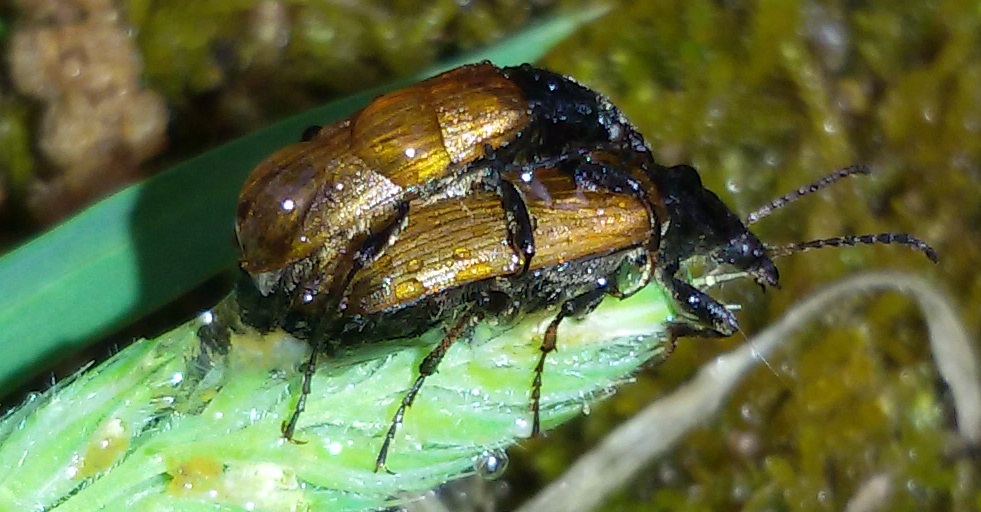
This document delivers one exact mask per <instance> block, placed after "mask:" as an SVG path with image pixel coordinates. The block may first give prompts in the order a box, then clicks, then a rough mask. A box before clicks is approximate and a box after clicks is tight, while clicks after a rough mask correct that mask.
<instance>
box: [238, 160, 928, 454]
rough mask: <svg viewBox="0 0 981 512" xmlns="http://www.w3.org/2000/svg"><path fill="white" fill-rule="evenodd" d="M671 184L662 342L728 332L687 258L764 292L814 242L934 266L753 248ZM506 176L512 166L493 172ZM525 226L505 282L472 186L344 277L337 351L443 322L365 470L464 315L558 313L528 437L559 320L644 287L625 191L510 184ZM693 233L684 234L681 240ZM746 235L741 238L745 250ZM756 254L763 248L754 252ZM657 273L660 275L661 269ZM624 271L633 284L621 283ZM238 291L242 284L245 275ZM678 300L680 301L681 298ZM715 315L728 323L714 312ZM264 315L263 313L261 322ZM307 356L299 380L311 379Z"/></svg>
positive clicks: (547, 179)
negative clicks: (791, 256) (531, 224)
mask: <svg viewBox="0 0 981 512" xmlns="http://www.w3.org/2000/svg"><path fill="white" fill-rule="evenodd" d="M864 170H865V169H864V168H860V167H856V168H849V169H846V170H843V171H840V172H838V173H835V174H833V175H831V176H829V177H828V178H825V179H823V180H820V181H818V182H816V183H815V184H812V185H809V186H808V187H804V188H802V189H800V190H798V191H795V192H794V193H793V194H790V195H788V196H785V197H784V198H781V199H779V200H775V201H774V202H773V203H772V205H771V206H772V207H771V208H769V209H762V210H760V211H759V212H757V213H754V214H753V215H752V216H751V217H750V221H753V222H755V221H756V220H758V218H762V217H763V216H765V215H767V214H768V213H769V211H772V209H775V208H778V207H780V206H782V205H783V204H786V203H788V202H790V201H793V200H795V199H797V198H799V197H802V196H803V195H805V194H808V193H812V192H814V191H816V190H818V189H820V188H823V187H824V186H827V185H828V184H830V183H832V182H833V181H835V180H837V179H840V178H842V177H844V176H848V175H851V174H854V173H857V172H864ZM659 172H661V173H663V174H664V175H665V176H669V177H671V178H672V179H671V180H669V181H670V184H669V185H668V186H666V187H665V188H664V193H665V194H666V197H665V201H664V202H665V204H666V206H665V207H666V209H667V210H668V211H669V212H670V213H671V214H672V215H674V216H675V217H673V219H677V221H676V222H674V224H673V226H668V228H667V229H666V230H665V234H664V236H663V237H662V238H661V239H660V240H661V242H662V244H663V246H662V247H661V251H660V255H662V257H663V258H664V259H665V261H662V262H660V263H658V264H657V265H655V267H656V268H658V276H656V277H655V278H656V279H657V280H658V281H660V282H661V284H662V286H665V287H666V289H668V290H673V292H672V293H673V294H676V295H677V296H679V297H680V299H679V300H680V303H679V306H680V307H679V318H678V319H677V320H675V321H674V322H673V323H672V325H671V326H669V331H670V338H671V339H670V340H669V341H668V343H669V347H671V346H673V344H674V340H675V339H676V338H677V337H678V336H682V335H696V336H727V335H730V334H732V333H733V332H734V331H735V329H736V325H735V320H734V319H733V321H732V322H733V326H732V330H728V325H725V324H723V326H722V329H721V330H720V329H719V325H718V321H717V319H716V317H717V316H718V315H720V313H717V312H716V311H715V310H713V309H711V308H714V307H715V306H714V304H718V303H717V302H715V301H714V300H713V299H711V298H710V297H708V296H707V295H705V294H704V293H703V292H702V291H700V290H697V289H695V288H694V287H692V286H691V285H690V284H688V283H686V282H684V281H681V280H679V279H677V278H676V277H675V276H674V272H676V270H677V267H678V266H680V265H681V264H683V263H685V262H686V261H688V260H690V259H693V258H699V257H704V258H708V259H710V260H711V261H713V262H715V263H716V264H718V265H720V266H722V265H726V266H730V267H735V268H737V269H738V270H740V271H741V272H742V273H745V274H748V275H751V276H753V277H754V278H756V279H757V281H758V282H761V284H765V285H773V286H775V285H776V284H777V279H778V276H777V272H776V267H775V266H774V265H773V262H772V260H771V258H770V257H771V256H772V255H776V254H783V253H786V252H791V251H798V250H805V249H808V248H813V247H821V246H826V245H854V244H856V243H902V244H905V245H910V246H913V247H914V248H917V249H920V250H921V251H923V252H925V253H926V254H927V256H928V257H930V259H932V260H935V259H936V254H935V252H933V250H932V248H930V247H929V246H928V245H926V244H925V243H923V242H922V241H920V240H919V239H916V238H913V237H909V236H908V235H897V234H882V235H863V236H849V237H837V238H831V239H825V240H818V241H813V242H808V243H805V244H797V245H792V246H781V247H776V248H771V247H765V246H763V245H762V244H759V246H758V247H757V246H756V245H755V244H756V243H758V240H757V239H756V238H755V236H753V235H752V233H750V232H749V230H748V229H747V228H746V226H745V224H744V223H743V221H741V220H740V219H739V218H738V217H736V216H735V215H734V214H733V213H732V212H731V211H730V210H729V209H728V208H726V207H725V205H724V204H723V203H722V201H721V200H720V199H719V198H718V196H716V195H715V194H714V193H712V192H711V191H709V190H707V189H705V188H704V186H703V185H702V183H701V180H700V179H699V176H698V173H697V171H695V170H694V169H693V168H691V167H689V166H684V165H682V166H675V167H670V168H661V169H660V170H659ZM503 175H504V176H505V177H506V178H508V179H516V180H517V177H516V176H515V175H514V173H513V172H504V173H503ZM517 183H518V188H519V189H520V191H521V192H522V194H523V196H524V197H525V198H526V204H527V206H528V209H529V212H530V214H531V216H532V218H533V219H534V220H535V224H536V226H535V231H534V234H535V237H536V240H537V241H538V244H539V252H538V254H537V255H536V258H535V259H534V260H533V261H532V263H531V266H530V268H529V272H527V273H525V274H520V275H516V274H515V273H514V271H515V270H516V268H517V267H518V266H519V262H518V261H516V260H515V259H514V258H513V253H512V252H511V248H510V246H509V244H508V232H507V229H506V227H504V226H503V225H502V224H501V223H499V222H497V221H498V219H499V218H500V215H501V208H502V207H501V205H500V202H499V201H498V199H497V197H496V196H495V195H494V194H493V193H492V192H486V191H485V192H475V193H472V194H469V195H467V196H464V197H462V198H458V199H452V200H450V199H447V200H442V201H438V202H436V203H430V204H419V205H413V208H414V212H415V213H414V215H413V217H412V218H411V221H410V222H409V223H408V225H407V226H406V227H405V229H404V230H403V233H402V236H401V237H400V238H399V239H398V240H397V241H396V242H395V243H394V244H393V245H392V246H391V247H390V248H389V250H387V251H386V252H385V253H383V254H382V255H381V256H380V257H379V258H377V259H376V260H375V261H373V262H372V263H371V264H370V265H368V266H366V267H364V268H363V269H361V270H360V271H359V272H357V273H356V274H355V276H354V278H353V280H352V286H351V291H350V292H349V293H348V294H347V295H346V296H345V297H344V300H343V301H344V303H345V304H346V307H345V310H344V315H343V316H342V317H339V318H337V319H336V320H335V321H333V322H331V323H330V324H329V325H328V326H327V327H326V330H323V331H321V333H320V334H321V335H324V336H327V337H329V338H330V339H332V340H333V343H336V344H340V345H343V344H349V343H370V342H376V341H381V340H385V339H392V338H399V337H405V336H413V335H417V334H421V333H422V332H423V331H425V330H427V329H429V328H431V327H433V326H434V325H438V324H440V323H449V324H451V325H449V327H448V328H447V330H446V334H445V336H444V338H443V341H442V342H441V343H440V344H439V345H438V346H437V347H435V348H434V349H433V350H432V351H431V352H430V353H429V354H428V355H427V357H426V358H425V359H424V360H423V362H422V363H421V364H420V367H419V375H418V377H417V379H416V381H415V382H414V383H413V385H412V387H411V388H410V391H409V392H408V393H407V394H406V396H405V397H404V399H403V401H402V403H401V405H400V406H399V408H398V409H397V411H396V413H395V415H394V416H393V419H392V423H391V425H390V427H389V430H388V431H387V432H386V434H385V439H384V441H383V444H382V447H381V449H380V451H379V455H378V458H377V459H376V470H379V469H385V468H386V465H385V464H386V460H387V456H388V452H389V450H390V446H391V442H392V440H393V439H394V437H395V435H396V432H397V429H398V426H399V425H400V424H401V423H402V420H403V418H404V415H405V412H406V409H407V408H408V407H410V406H411V404H412V402H413V400H414V398H415V396H416V395H417V394H418V392H419V391H420V389H421V387H422V385H423V383H424V381H425V379H426V378H427V377H428V376H430V375H432V374H433V373H434V372H435V371H436V369H437V367H438V365H439V362H440V360H441V358H442V357H443V355H444V354H445V353H446V351H447V350H448V349H449V347H450V346H451V345H452V344H453V343H454V342H455V341H456V340H458V339H460V338H465V337H466V336H467V333H468V330H469V329H470V328H472V327H473V325H474V321H475V320H476V319H479V318H482V317H484V316H487V315H498V316H503V317H505V318H510V317H514V316H515V315H517V314H520V313H522V312H530V311H537V310H540V309H543V308H550V307H557V312H556V315H555V316H554V317H553V319H552V321H551V322H550V323H549V325H548V326H547V328H546V329H545V332H544V335H543V339H542V341H541V346H540V348H541V352H542V354H541V357H540V359H539V362H538V364H537V365H536V367H535V369H534V376H533V379H532V391H531V410H532V413H533V422H532V433H533V434H537V433H538V429H539V411H538V404H539V399H540V391H541V384H542V373H543V370H544V363H545V360H546V356H547V355H548V354H549V353H550V352H551V351H552V350H554V349H555V347H556V344H557V329H558V326H559V324H560V323H561V322H562V321H563V320H564V319H565V318H568V317H577V316H582V315H584V314H587V313H589V312H590V311H591V310H592V309H593V308H595V307H596V306H597V305H598V304H599V303H600V301H601V300H602V299H603V298H604V297H605V296H607V295H612V296H616V297H619V298H623V297H627V296H629V295H631V294H632V293H633V292H634V291H636V290H638V289H639V288H640V287H642V286H644V285H646V284H647V282H648V281H649V280H650V279H651V276H649V275H647V274H645V272H644V269H646V268H648V261H647V257H648V253H647V249H646V246H647V243H648V242H649V240H650V239H651V237H652V236H654V235H653V234H652V233H651V230H650V226H649V218H648V211H647V209H646V207H645V205H644V204H643V202H642V201H640V200H639V199H637V198H636V197H635V196H633V195H630V194H614V193H609V192H606V191H595V190H589V189H583V188H582V187H581V185H579V184H578V183H577V182H576V181H575V179H574V178H573V177H572V176H570V175H569V174H568V173H565V172H560V171H558V170H556V169H542V170H539V172H537V173H536V175H535V180H533V181H532V182H524V181H520V180H518V181H517ZM692 230H696V231H697V233H695V232H692ZM747 241H748V242H747ZM757 248H759V249H761V250H762V251H763V252H762V253H759V252H756V249H757ZM662 269H663V270H662ZM630 272H634V274H635V277H634V279H633V280H632V282H629V283H626V285H627V286H624V283H621V279H620V276H622V275H624V274H625V273H630ZM246 284H248V281H247V280H246ZM248 291H249V287H248V286H245V287H242V288H240V289H239V293H240V298H239V300H240V302H241V303H242V305H243V316H244V317H245V318H246V321H247V322H248V323H252V324H253V325H256V324H257V323H261V322H257V320H256V316H255V315H262V314H264V313H265V312H267V311H268V310H267V309H266V308H265V307H263V306H264V305H265V304H264V303H263V301H264V300H267V298H266V297H262V296H261V294H258V293H255V291H254V289H253V292H252V294H251V298H250V296H249V294H248ZM686 293H687V295H685V294H686ZM718 307H719V308H722V310H723V313H721V314H726V315H730V313H729V312H728V310H725V307H724V306H722V305H721V304H719V306H718ZM288 316H289V318H290V321H288V322H287V323H286V324H284V325H283V326H284V327H286V329H287V330H290V331H291V332H294V333H299V334H300V335H301V336H307V337H309V336H312V335H313V334H312V332H311V330H310V326H311V325H312V324H316V325H318V326H320V327H321V328H323V325H324V324H322V323H318V319H317V318H316V317H312V316H310V315H309V314H307V313H305V312H303V311H296V310H294V311H292V312H291V313H290V314H289V315H288ZM267 321H268V319H267ZM316 352H317V350H316V349H315V351H314V352H312V353H311V359H310V362H309V363H308V366H307V372H312V371H313V365H314V361H315V359H314V357H315V356H316ZM308 377H309V373H307V374H306V375H305V379H304V386H303V391H302V392H301V396H300V400H299V402H298V403H297V407H296V409H295V410H294V412H293V414H292V415H291V417H290V419H289V420H288V421H287V422H284V434H287V433H288V434H292V432H293V429H294V428H295V426H296V422H297V420H298V418H299V415H300V413H301V412H302V410H303V406H304V403H305V395H304V393H309V379H308Z"/></svg>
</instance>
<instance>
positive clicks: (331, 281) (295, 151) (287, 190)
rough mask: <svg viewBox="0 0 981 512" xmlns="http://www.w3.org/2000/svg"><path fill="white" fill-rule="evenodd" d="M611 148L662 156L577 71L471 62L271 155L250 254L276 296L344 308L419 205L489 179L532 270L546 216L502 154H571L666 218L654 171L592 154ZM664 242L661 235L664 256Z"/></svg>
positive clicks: (586, 174)
mask: <svg viewBox="0 0 981 512" xmlns="http://www.w3.org/2000/svg"><path fill="white" fill-rule="evenodd" d="M597 149H602V150H604V151H605V152H606V153H609V154H610V155H612V156H611V158H613V159H614V160H615V161H617V162H623V163H627V164H630V163H632V162H653V160H652V158H651V155H650V150H649V148H648V147H647V145H646V143H645V142H644V140H643V137H641V136H640V134H639V133H637V131H636V130H635V129H634V128H633V126H632V125H631V124H630V123H629V122H628V121H627V120H626V118H625V117H624V116H623V115H622V114H621V113H620V111H619V110H618V109H617V108H616V107H615V106H613V104H612V103H611V102H610V101H609V100H608V99H607V98H606V97H604V96H602V95H601V94H599V93H596V92H594V91H591V90H589V89H588V88H586V87H584V86H582V85H581V84H579V83H578V82H576V81H575V80H573V79H571V78H568V77H564V76H562V75H559V74H556V73H553V72H550V71H547V70H543V69H539V68H535V67H533V66H530V65H527V64H526V65H522V66H517V67H505V68H498V67H496V66H494V65H492V64H490V63H489V62H483V63H479V64H474V65H467V66H461V67H459V68H456V69H453V70H450V71H447V72H445V73H443V74H441V75H437V76H435V77H433V78H430V79H427V80H423V81H422V82H419V83H417V84H415V85H412V86H409V87H406V88H404V89H400V90H397V91H394V92H390V93H388V94H384V95H381V96H379V97H377V98H376V99H374V100H373V101H372V102H370V103H369V104H368V105H367V106H366V107H365V108H363V109H362V110H360V111H359V112H357V113H355V114H353V115H352V116H351V117H349V118H347V119H344V120H342V121H339V122H337V123H334V124H332V125H329V126H326V127H322V128H321V127H312V128H311V129H309V130H308V131H307V132H305V133H304V136H303V140H302V141H301V142H299V143H297V144H294V145H291V146H289V147H286V148H284V149H282V150H280V151H278V152H276V153H274V154H273V155H272V156H270V157H269V158H267V159H266V160H265V161H263V162H262V163H260V164H259V165H258V166H257V167H256V169H255V170H254V171H253V172H252V173H251V175H250V176H249V178H248V180H247V181H246V183H245V185H244V186H243V188H242V192H241V194H240V197H239V202H238V212H237V216H236V233H237V238H238V242H239V247H240V251H241V255H242V258H241V264H242V267H243V268H244V269H245V270H246V271H247V272H248V273H249V274H250V275H251V276H252V279H253V281H254V282H255V286H256V287H257V288H258V289H259V290H260V291H261V292H262V293H263V294H264V295H272V294H274V293H275V292H277V291H285V292H286V294H287V298H286V299H284V300H288V301H289V303H290V306H291V307H296V308H302V309H307V310H310V311H320V312H321V313H323V312H330V311H335V310H336V305H337V304H336V301H337V300H338V298H339V297H343V296H344V292H345V290H346V289H347V287H348V284H349V283H350V280H351V279H352V278H353V276H354V274H356V273H357V271H358V269H360V268H362V267H363V266H365V265H367V264H368V263H370V262H371V261H372V260H373V259H375V258H377V257H378V256H379V255H380V254H381V253H383V252H384V250H385V249H386V248H387V247H388V246H389V245H390V244H391V243H392V242H393V241H394V240H395V239H396V238H397V237H398V236H399V233H400V231H401V230H402V229H403V228H404V227H405V224H406V222H407V219H408V217H409V216H410V215H411V208H410V203H412V202H413V201H414V200H416V199H422V200H423V201H422V202H421V203H417V204H425V203H426V202H431V201H438V200H440V199H443V198H449V197H460V196H463V195H466V194H468V193H470V192H472V191H474V190H487V191H492V192H494V193H495V194H496V196H497V197H498V198H499V201H500V202H501V205H502V207H503V212H502V219H501V221H502V222H503V223H504V225H505V226H507V228H508V242H509V245H510V246H511V248H512V250H513V252H514V254H515V256H516V257H517V258H519V259H520V260H521V262H522V265H521V266H520V267H519V268H516V269H515V273H523V272H527V270H528V268H529V266H530V262H531V259H532V258H533V256H534V254H535V240H534V236H533V233H532V230H533V228H532V223H531V220H530V217H529V214H528V211H527V208H526V207H525V205H524V201H523V199H522V197H521V194H520V193H519V192H518V190H517V189H516V188H515V186H514V184H513V183H512V182H511V181H509V180H504V179H501V176H500V171H499V169H500V165H499V164H500V163H505V164H508V165H515V164H520V165H521V167H522V168H523V170H524V172H525V174H526V175H527V176H531V175H532V174H533V173H534V171H535V170H536V169H539V168H543V167H552V166H554V164H555V163H557V162H560V161H564V160H568V161H570V162H573V163H574V165H566V166H564V168H565V169H566V170H567V172H570V173H572V174H573V175H574V176H575V177H576V179H577V181H578V182H580V183H581V184H586V185H588V186H590V187H593V188H597V189H607V190H614V189H625V188H629V189H631V190H632V191H633V192H632V193H633V194H635V195H636V196H637V197H638V198H639V199H641V200H642V201H644V202H645V204H646V206H645V207H646V208H647V209H648V210H649V213H650V214H651V215H650V219H651V220H650V225H651V227H652V228H658V227H660V226H661V223H662V219H661V218H659V215H660V217H663V216H664V215H665V213H664V212H663V211H657V210H658V209H659V207H660V205H659V203H658V201H657V198H656V194H655V195H654V197H649V194H648V192H647V191H648V190H650V189H651V188H652V186H653V185H652V184H650V183H649V180H648V178H647V177H646V174H645V173H638V174H637V175H636V176H632V177H625V176H622V175H621V174H620V173H618V172H614V173H607V172H606V169H605V168H603V167H602V166H600V165H597V164H596V163H595V162H593V161H591V158H590V156H589V153H591V152H594V151H595V150H597ZM526 179H530V178H526ZM655 249H656V243H652V244H651V253H652V255H653V252H654V251H655ZM279 295H282V294H279Z"/></svg>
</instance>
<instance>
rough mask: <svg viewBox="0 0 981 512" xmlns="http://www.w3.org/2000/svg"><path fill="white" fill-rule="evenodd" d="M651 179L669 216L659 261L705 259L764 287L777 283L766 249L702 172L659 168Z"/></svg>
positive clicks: (679, 261) (686, 168)
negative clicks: (709, 185) (706, 183)
mask: <svg viewBox="0 0 981 512" xmlns="http://www.w3.org/2000/svg"><path fill="white" fill-rule="evenodd" d="M651 175H652V176H653V177H654V181H655V183H656V184H657V186H658V189H659V190H660V193H661V198H662V199H663V200H664V206H665V208H666V209H667V211H668V216H669V218H670V224H669V225H668V231H667V233H665V235H664V238H663V240H662V242H661V257H662V258H665V261H666V262H667V263H668V264H679V263H681V262H684V261H685V260H687V259H689V258H692V257H694V256H707V257H709V258H710V259H711V260H712V261H715V262H716V263H720V264H726V265H731V266H732V267H734V268H735V269H737V270H741V271H744V272H746V273H748V274H750V275H752V276H753V278H754V279H755V280H756V282H757V283H759V284H760V285H763V286H777V285H778V282H779V273H778V271H777V267H776V265H774V264H773V261H772V260H771V259H770V256H769V254H768V252H767V249H766V246H765V245H764V244H763V242H761V241H760V239H759V238H757V237H756V235H754V234H753V233H752V232H750V231H749V229H748V228H747V227H746V225H745V224H743V222H742V221H741V220H740V219H739V217H737V216H736V215H735V214H734V213H733V212H732V210H730V209H729V207H727V206H726V205H725V203H723V202H722V200H721V199H719V196H717V195H715V193H713V192H712V191H711V190H708V189H706V188H705V187H704V186H703V185H702V180H701V178H700V177H699V175H698V171H696V170H695V169H694V168H693V167H691V166H689V165H676V166H674V167H660V166H658V168H656V169H655V170H654V172H652V173H651Z"/></svg>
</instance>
